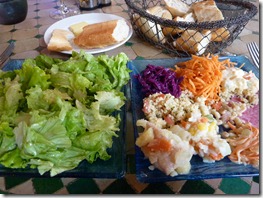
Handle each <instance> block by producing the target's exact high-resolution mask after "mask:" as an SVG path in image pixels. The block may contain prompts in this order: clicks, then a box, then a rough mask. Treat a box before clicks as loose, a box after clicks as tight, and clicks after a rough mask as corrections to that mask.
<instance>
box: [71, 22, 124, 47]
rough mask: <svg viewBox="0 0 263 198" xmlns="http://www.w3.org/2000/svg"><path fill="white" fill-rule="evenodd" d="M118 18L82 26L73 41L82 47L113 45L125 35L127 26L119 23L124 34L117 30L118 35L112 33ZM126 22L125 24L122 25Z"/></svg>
mask: <svg viewBox="0 0 263 198" xmlns="http://www.w3.org/2000/svg"><path fill="white" fill-rule="evenodd" d="M118 22H119V20H111V21H106V22H101V23H95V24H89V25H87V26H85V27H84V28H83V31H82V32H81V33H80V34H79V35H78V36H77V37H76V38H74V40H73V41H74V43H75V44H76V45H78V46H79V47H82V48H87V49H91V48H103V47H105V46H109V45H113V44H116V43H118V42H120V41H121V40H123V38H124V37H125V36H126V37H127V35H126V33H127V31H128V29H129V26H128V25H127V24H126V22H125V23H121V24H120V25H122V27H118V28H122V29H124V32H125V33H124V34H125V35H121V34H122V32H119V35H116V33H114V31H115V28H117V25H118ZM124 24H126V25H124Z"/></svg>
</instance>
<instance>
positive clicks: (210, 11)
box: [191, 0, 224, 22]
mask: <svg viewBox="0 0 263 198" xmlns="http://www.w3.org/2000/svg"><path fill="white" fill-rule="evenodd" d="M191 10H192V12H193V13H194V16H195V18H196V20H197V21H198V22H205V21H218V20H224V16H223V14H222V12H221V10H219V9H218V7H217V5H216V3H215V1H214V0H206V1H199V2H196V3H193V4H192V5H191Z"/></svg>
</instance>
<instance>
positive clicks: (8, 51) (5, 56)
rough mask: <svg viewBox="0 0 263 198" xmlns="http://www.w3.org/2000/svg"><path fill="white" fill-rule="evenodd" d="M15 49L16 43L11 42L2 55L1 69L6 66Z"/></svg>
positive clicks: (0, 56)
mask: <svg viewBox="0 0 263 198" xmlns="http://www.w3.org/2000/svg"><path fill="white" fill-rule="evenodd" d="M14 47H15V43H14V42H11V43H10V44H9V45H8V46H7V48H6V49H5V51H4V52H3V53H2V54H1V55H0V69H2V67H3V66H4V63H5V61H6V60H7V59H8V57H9V56H10V55H11V54H12V52H13V50H14Z"/></svg>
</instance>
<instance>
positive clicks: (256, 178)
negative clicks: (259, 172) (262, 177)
mask: <svg viewBox="0 0 263 198" xmlns="http://www.w3.org/2000/svg"><path fill="white" fill-rule="evenodd" d="M253 182H256V183H258V184H259V177H258V176H256V177H253Z"/></svg>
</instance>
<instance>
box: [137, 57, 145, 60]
mask: <svg viewBox="0 0 263 198" xmlns="http://www.w3.org/2000/svg"><path fill="white" fill-rule="evenodd" d="M135 59H136V60H144V59H145V58H143V57H141V56H137V57H136V58H135Z"/></svg>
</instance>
